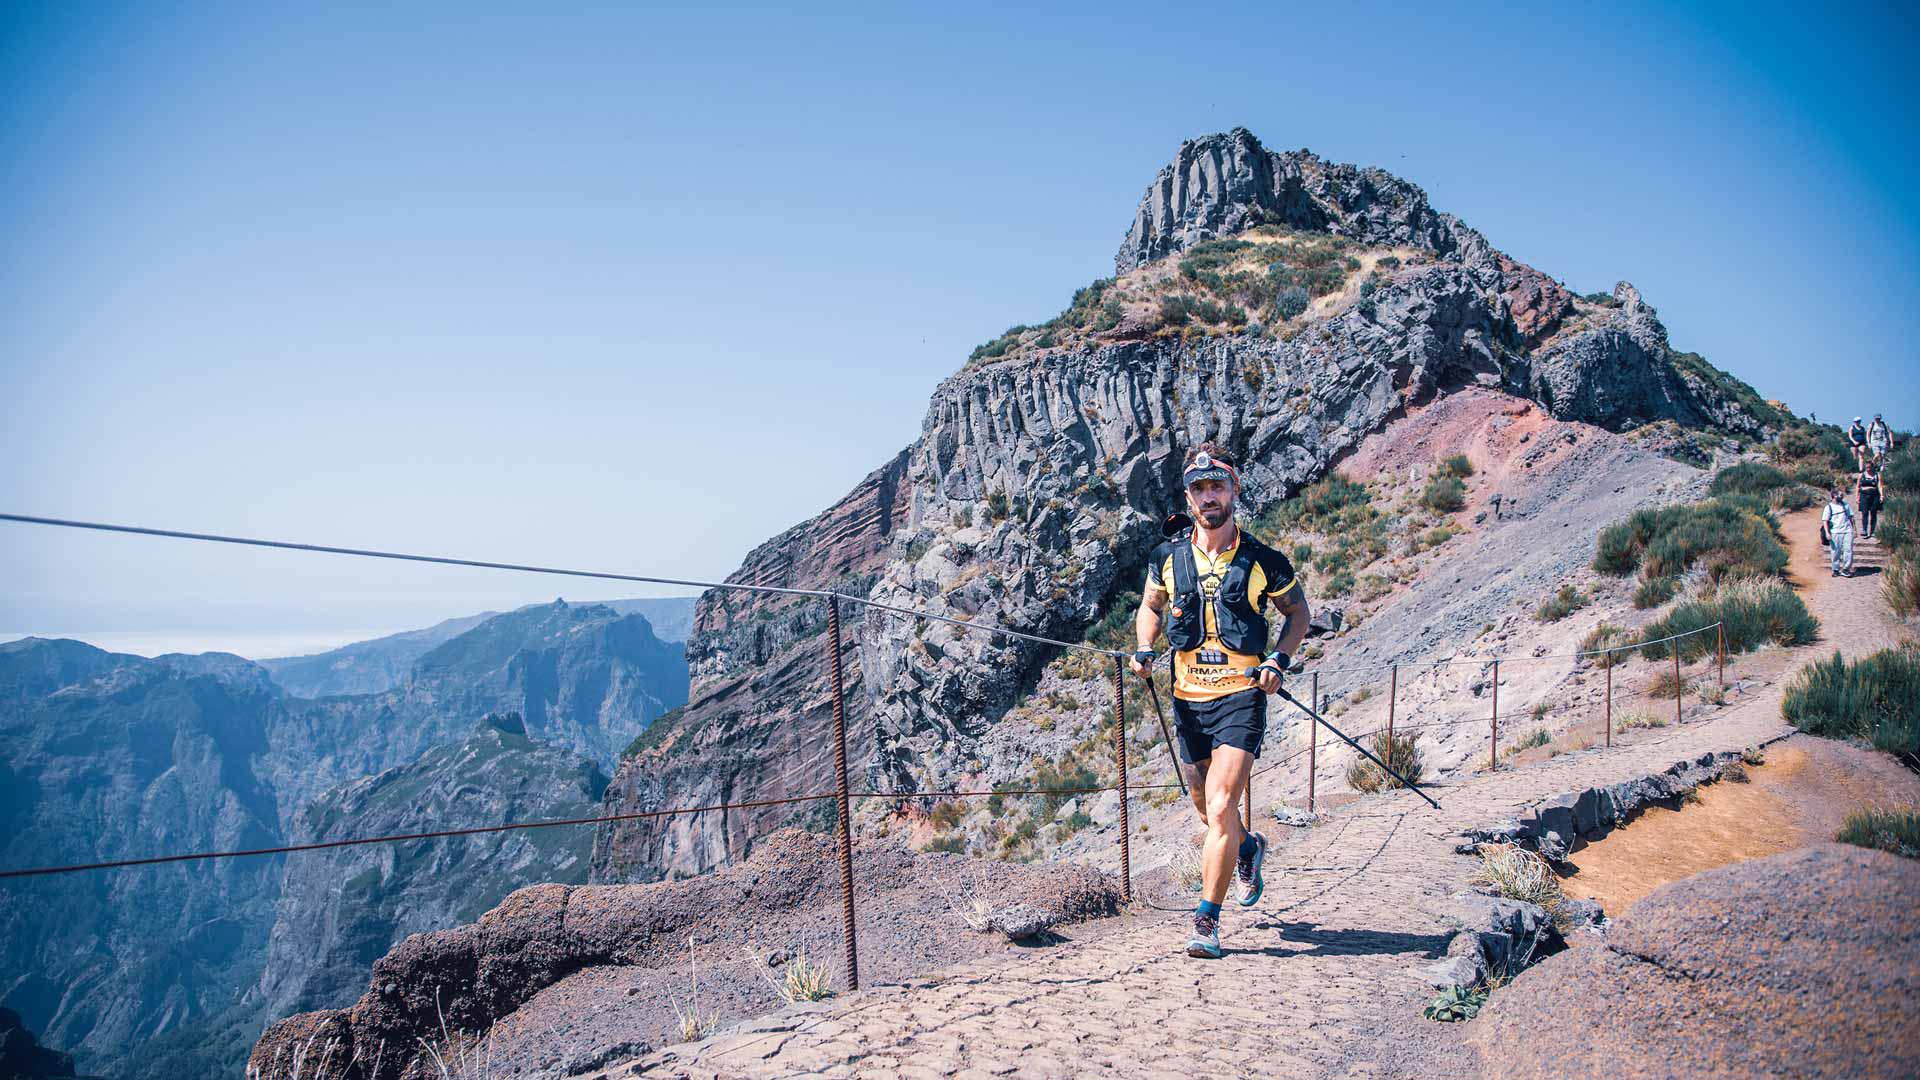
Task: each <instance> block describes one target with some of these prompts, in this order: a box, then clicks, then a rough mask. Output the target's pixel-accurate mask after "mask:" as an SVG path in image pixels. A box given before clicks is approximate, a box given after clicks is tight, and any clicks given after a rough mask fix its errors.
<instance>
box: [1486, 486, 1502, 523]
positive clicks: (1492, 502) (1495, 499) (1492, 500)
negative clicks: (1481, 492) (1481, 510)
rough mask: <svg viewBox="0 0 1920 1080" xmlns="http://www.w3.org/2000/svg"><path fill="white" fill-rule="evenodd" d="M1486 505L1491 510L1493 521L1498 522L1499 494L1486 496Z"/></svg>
mask: <svg viewBox="0 0 1920 1080" xmlns="http://www.w3.org/2000/svg"><path fill="white" fill-rule="evenodd" d="M1487 505H1488V506H1489V507H1491V508H1492V509H1493V520H1495V521H1499V520H1500V493H1499V492H1497V491H1496V492H1494V493H1493V494H1491V495H1489V496H1487Z"/></svg>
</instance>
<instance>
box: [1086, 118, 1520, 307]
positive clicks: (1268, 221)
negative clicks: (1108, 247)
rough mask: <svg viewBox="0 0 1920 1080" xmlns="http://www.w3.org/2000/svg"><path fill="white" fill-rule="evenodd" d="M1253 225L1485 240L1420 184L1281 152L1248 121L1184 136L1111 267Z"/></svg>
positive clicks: (1434, 245)
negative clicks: (1431, 201)
mask: <svg viewBox="0 0 1920 1080" xmlns="http://www.w3.org/2000/svg"><path fill="white" fill-rule="evenodd" d="M1257 225H1279V226H1284V227H1286V228H1291V229H1302V230H1307V231H1311V232H1325V233H1331V234H1333V235H1336V236H1342V237H1346V238H1348V239H1351V240H1356V241H1360V242H1363V243H1368V244H1376V245H1380V246H1406V247H1414V248H1420V249H1423V250H1426V251H1431V252H1434V253H1435V254H1438V255H1446V254H1450V253H1452V252H1455V251H1457V250H1460V249H1461V248H1463V247H1466V246H1469V245H1471V246H1472V247H1475V248H1484V246H1485V242H1484V241H1483V240H1480V238H1479V236H1478V234H1476V233H1473V231H1472V230H1470V229H1468V228H1466V226H1464V225H1462V224H1461V223H1460V222H1459V220H1458V219H1456V218H1454V217H1453V216H1452V215H1451V214H1442V213H1438V212H1436V211H1435V210H1434V209H1433V207H1432V206H1430V205H1428V203H1427V193H1426V192H1425V191H1422V190H1421V189H1420V187H1419V186H1418V185H1416V184H1412V183H1409V182H1408V181H1405V180H1402V179H1400V178H1399V177H1397V176H1395V175H1393V174H1392V173H1389V172H1387V171H1386V170H1384V169H1377V168H1360V167H1358V166H1354V165H1342V164H1337V163H1334V162H1329V161H1326V160H1324V159H1323V158H1321V157H1320V156H1319V155H1317V154H1315V153H1313V152H1312V151H1310V150H1306V149H1300V150H1289V151H1285V152H1280V153H1276V152H1274V151H1271V150H1268V149H1267V148H1266V147H1264V146H1262V145H1261V143H1260V140H1259V139H1258V138H1256V137H1255V136H1254V134H1253V133H1252V132H1250V131H1248V130H1247V129H1246V128H1234V129H1233V130H1232V131H1229V132H1224V133H1216V134H1212V135H1202V136H1200V137H1199V138H1197V139H1188V140H1187V141H1185V142H1183V143H1181V144H1180V149H1179V151H1178V152H1177V153H1176V154H1175V155H1174V158H1173V160H1172V161H1171V162H1169V163H1168V164H1167V165H1166V166H1165V167H1163V168H1162V169H1161V170H1160V172H1159V174H1158V175H1156V176H1155V177H1154V178H1153V182H1152V183H1150V184H1148V185H1147V190H1146V192H1145V193H1144V194H1143V195H1141V197H1140V205H1139V207H1138V208H1137V209H1135V210H1134V215H1133V226H1132V227H1131V228H1129V229H1128V230H1127V238H1126V240H1125V241H1124V242H1122V243H1121V245H1120V251H1119V254H1117V255H1115V256H1114V260H1113V261H1114V270H1115V272H1116V273H1120V274H1124V273H1126V272H1127V271H1129V270H1133V269H1136V268H1138V267H1141V266H1144V265H1146V264H1147V263H1150V262H1153V261H1154V260H1156V259H1161V258H1165V257H1166V256H1168V255H1174V254H1177V253H1179V252H1182V251H1185V250H1187V249H1188V248H1190V247H1192V246H1194V245H1195V244H1199V243H1204V242H1205V241H1208V240H1218V239H1220V238H1222V237H1227V236H1232V235H1233V234H1235V233H1238V232H1242V231H1244V230H1246V229H1249V228H1252V227H1254V226H1257Z"/></svg>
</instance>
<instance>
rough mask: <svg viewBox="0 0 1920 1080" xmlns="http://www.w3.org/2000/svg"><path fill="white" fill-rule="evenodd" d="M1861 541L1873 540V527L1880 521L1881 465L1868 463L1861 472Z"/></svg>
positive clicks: (1858, 499) (1859, 500)
mask: <svg viewBox="0 0 1920 1080" xmlns="http://www.w3.org/2000/svg"><path fill="white" fill-rule="evenodd" d="M1857 501H1858V502H1859V505H1860V539H1862V540H1871V539H1873V527H1874V526H1875V525H1876V524H1878V523H1879V521H1880V463H1879V462H1877V461H1869V462H1867V467H1866V468H1864V469H1861V470H1860V494H1859V495H1858V497H1857Z"/></svg>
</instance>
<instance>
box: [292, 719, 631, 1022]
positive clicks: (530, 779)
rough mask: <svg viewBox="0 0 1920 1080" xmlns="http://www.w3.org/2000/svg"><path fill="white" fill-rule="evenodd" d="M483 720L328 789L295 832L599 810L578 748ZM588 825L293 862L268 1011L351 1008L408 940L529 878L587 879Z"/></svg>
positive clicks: (463, 918)
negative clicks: (460, 735)
mask: <svg viewBox="0 0 1920 1080" xmlns="http://www.w3.org/2000/svg"><path fill="white" fill-rule="evenodd" d="M506 726H507V727H511V728H513V729H514V730H503V728H502V727H499V726H492V725H489V724H483V725H481V726H480V728H479V729H477V730H476V731H475V732H474V733H473V734H472V735H470V736H469V737H468V738H467V739H466V740H465V741H463V742H459V743H453V744H450V745H446V746H438V747H435V748H433V749H432V750H429V751H427V752H426V753H425V754H423V755H421V757H420V758H419V760H417V761H414V762H412V763H410V764H407V765H404V766H401V767H399V768H396V769H389V770H387V771H386V772H383V773H381V774H379V775H378V776H370V777H367V778H365V779H362V780H356V781H354V782H353V783H350V784H347V785H345V786H343V787H340V788H336V789H334V790H332V791H329V792H327V793H326V794H325V795H323V796H321V797H320V798H319V799H317V800H315V801H314V803H313V805H311V806H309V807H308V808H307V809H306V810H305V811H303V812H302V813H301V815H300V817H299V819H298V820H297V821H296V822H295V825H294V829H293V833H292V836H291V837H290V839H291V841H292V842H293V843H311V842H315V841H326V840H337V839H342V838H344V837H348V836H355V835H369V834H372V835H382V834H398V833H410V832H426V831H432V830H440V829H459V828H468V827H476V826H486V825H499V824H502V823H505V822H509V821H538V820H542V819H560V818H576V817H588V816H591V815H592V814H593V812H594V808H595V807H597V806H598V805H599V801H600V796H601V794H602V793H603V792H604V791H605V790H606V783H607V781H606V777H605V776H604V775H602V774H601V773H600V771H599V770H598V769H597V768H595V767H594V765H593V763H592V762H590V761H588V760H586V759H585V758H582V757H580V756H579V755H577V754H573V753H570V752H568V751H565V750H561V749H557V748H555V747H550V746H542V745H540V744H539V743H535V742H533V741H531V740H530V739H528V738H527V737H526V734H525V732H524V729H523V728H520V727H519V726H518V725H517V724H511V723H509V724H507V725H506ZM592 844H593V835H592V833H591V832H590V831H588V830H586V829H584V828H553V829H532V830H525V831H516V832H505V833H487V834H481V835H476V836H456V837H447V838H444V839H439V840H428V841H421V842H419V843H411V844H404V845H391V844H382V845H373V846H368V847H348V848H336V849H333V850H329V851H320V852H312V853H309V854H304V855H301V856H300V857H298V858H297V859H294V860H293V861H291V862H289V864H288V866H287V870H286V876H285V879H284V881H283V883H282V887H281V890H280V898H279V902H278V904H277V906H276V907H277V918H276V921H275V923H274V926H273V932H272V935H271V938H270V941H269V944H268V950H267V963H266V972H265V974H264V975H263V976H262V977H261V980H260V983H259V987H258V991H259V996H260V998H261V999H262V1000H263V1003H264V1008H265V1011H266V1016H267V1018H268V1019H274V1018H278V1017H281V1016H286V1015H288V1014H289V1013H293V1012H298V1011H301V1010H304V1009H317V1008H328V1007H339V1006H344V1005H347V1004H349V1003H351V1002H352V1001H353V999H354V998H355V997H358V996H359V993H360V991H361V989H362V988H363V987H364V986H365V984H366V980H367V971H368V969H369V968H371V967H372V966H373V962H374V961H375V960H378V959H379V958H380V957H381V956H383V955H385V954H386V951H387V950H388V949H389V948H390V947H392V946H393V945H394V944H395V943H397V942H398V941H400V939H401V938H403V937H405V936H406V935H408V934H412V933H421V932H425V931H430V930H439V929H443V928H445V927H449V926H456V925H458V924H460V923H463V922H471V921H473V920H475V919H477V918H479V917H480V915H481V913H482V912H485V911H486V910H487V909H489V908H491V907H493V905H495V904H497V903H499V902H500V901H501V900H502V899H504V898H505V897H506V895H507V893H509V892H511V891H513V889H515V888H517V887H518V886H521V885H525V884H529V883H532V882H541V881H547V882H562V883H567V884H579V883H582V882H584V881H585V880H586V878H587V855H588V853H589V851H590V850H591V848H592Z"/></svg>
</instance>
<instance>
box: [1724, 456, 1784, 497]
mask: <svg viewBox="0 0 1920 1080" xmlns="http://www.w3.org/2000/svg"><path fill="white" fill-rule="evenodd" d="M1793 483H1794V481H1793V478H1792V477H1790V476H1788V475H1787V474H1786V473H1783V472H1781V471H1780V470H1779V469H1776V468H1774V467H1773V466H1771V465H1768V464H1765V463H1764V462H1759V461H1743V462H1741V463H1740V464H1738V465H1734V466H1731V467H1729V468H1725V469H1721V470H1720V472H1719V473H1717V474H1716V475H1715V476H1714V478H1713V488H1712V491H1713V493H1714V494H1715V495H1732V494H1739V495H1767V494H1769V493H1771V492H1772V491H1774V490H1775V489H1776V488H1783V487H1791V486H1792V485H1793Z"/></svg>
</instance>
